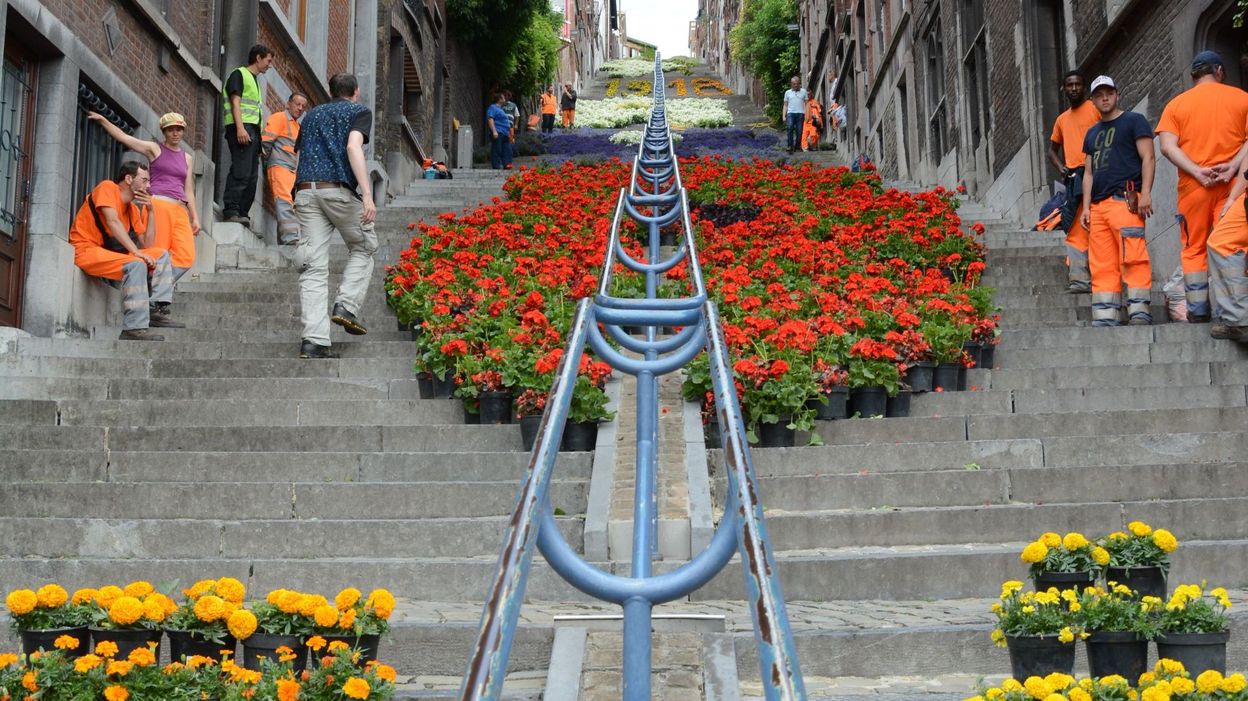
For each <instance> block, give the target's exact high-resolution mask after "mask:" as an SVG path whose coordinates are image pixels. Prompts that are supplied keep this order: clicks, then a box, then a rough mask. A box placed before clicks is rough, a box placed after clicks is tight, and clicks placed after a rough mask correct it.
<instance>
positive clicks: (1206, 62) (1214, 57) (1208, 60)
mask: <svg viewBox="0 0 1248 701" xmlns="http://www.w3.org/2000/svg"><path fill="white" fill-rule="evenodd" d="M1221 65H1223V64H1222V56H1221V55H1220V54H1218V52H1217V51H1201V52H1200V53H1198V54H1196V57H1195V58H1193V59H1192V70H1197V69H1199V68H1203V67H1205V66H1221Z"/></svg>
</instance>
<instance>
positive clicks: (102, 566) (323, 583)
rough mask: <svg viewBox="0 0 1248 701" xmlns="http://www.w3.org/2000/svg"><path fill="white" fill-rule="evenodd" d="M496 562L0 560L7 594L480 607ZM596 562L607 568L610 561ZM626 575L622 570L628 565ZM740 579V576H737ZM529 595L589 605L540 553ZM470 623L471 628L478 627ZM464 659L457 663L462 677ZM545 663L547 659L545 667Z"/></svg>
mask: <svg viewBox="0 0 1248 701" xmlns="http://www.w3.org/2000/svg"><path fill="white" fill-rule="evenodd" d="M497 560H498V555H497V553H496V554H494V555H490V556H488V557H475V558H391V557H385V556H370V557H367V558H347V557H341V558H340V557H324V556H320V557H309V558H306V559H300V558H241V557H231V556H226V557H214V558H207V559H204V558H155V557H152V558H143V559H129V558H122V559H118V558H78V559H48V558H37V557H36V558H5V559H3V560H0V589H3V590H4V591H10V590H12V589H16V588H19V587H39V586H43V585H44V584H46V583H47V582H57V583H58V584H60V585H62V586H64V587H65V588H67V589H69V590H70V591H73V590H74V589H76V588H80V587H87V586H96V587H98V586H100V585H101V584H102V583H106V582H131V581H135V580H140V579H142V580H147V581H153V582H169V581H175V580H176V581H181V582H195V581H198V580H200V579H202V578H203V577H205V576H213V577H225V576H228V577H235V578H237V579H239V580H240V581H242V582H243V583H244V584H246V585H247V589H248V591H251V592H268V591H272V590H274V589H295V590H298V591H315V592H322V591H323V592H329V593H332V592H336V591H338V590H339V589H342V588H344V587H348V586H355V587H360V586H363V587H384V588H386V589H389V590H390V591H391V592H393V593H394V594H395V595H396V596H401V597H404V598H409V599H423V600H431V601H459V602H465V603H472V604H474V605H476V606H480V605H481V602H483V601H485V598H486V588H487V587H488V585H489V583H490V582H491V580H492V578H493V575H494V571H495V567H496V565H497ZM595 564H596V565H597V566H599V567H602V568H604V569H606V570H607V571H611V565H610V564H607V563H595ZM623 572H624V573H627V567H625V568H624V570H623ZM737 578H738V579H740V574H739V573H738V574H737ZM527 592H528V597H527V601H533V602H537V601H562V602H589V601H592V599H591V598H590V597H589V596H588V595H586V594H583V593H581V592H580V591H578V590H577V589H576V588H574V587H573V586H571V585H570V584H568V583H566V582H564V581H563V579H562V578H560V577H559V575H558V574H556V573H555V572H554V571H553V570H551V569H550V568H549V567H548V566H547V565H546V563H545V561H544V560H543V559H541V558H540V556H539V557H534V558H533V569H532V570H531V572H530V574H529V579H528V588H527ZM472 626H473V630H474V631H475V628H476V625H475V623H474V624H472ZM466 659H467V658H466V657H465V658H461V659H460V660H459V662H458V666H459V667H460V672H459V673H462V671H463V665H464V664H465V660H466ZM548 662H549V657H548V658H547V659H545V660H543V661H542V664H543V665H545V664H547V663H548ZM543 668H544V667H543Z"/></svg>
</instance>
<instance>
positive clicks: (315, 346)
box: [299, 341, 338, 358]
mask: <svg viewBox="0 0 1248 701" xmlns="http://www.w3.org/2000/svg"><path fill="white" fill-rule="evenodd" d="M299 357H300V358H337V357H338V353H337V351H335V350H334V349H332V348H330V347H329V346H322V345H321V344H319V343H313V342H311V341H304V342H303V344H302V345H301V346H299Z"/></svg>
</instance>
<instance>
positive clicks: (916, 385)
mask: <svg viewBox="0 0 1248 701" xmlns="http://www.w3.org/2000/svg"><path fill="white" fill-rule="evenodd" d="M935 372H936V363H933V362H931V361H927V360H922V361H919V362H917V363H915V364H914V365H911V366H910V367H909V368H908V369H907V370H906V384H908V385H910V391H911V392H931V391H932V389H933V387H934V386H933V384H932V381H933V380H934V378H933V374H934V373H935Z"/></svg>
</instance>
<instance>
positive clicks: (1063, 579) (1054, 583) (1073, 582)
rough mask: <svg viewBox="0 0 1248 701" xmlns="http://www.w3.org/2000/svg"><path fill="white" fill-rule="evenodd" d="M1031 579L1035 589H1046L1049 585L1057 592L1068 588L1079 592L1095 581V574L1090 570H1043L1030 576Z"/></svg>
mask: <svg viewBox="0 0 1248 701" xmlns="http://www.w3.org/2000/svg"><path fill="white" fill-rule="evenodd" d="M1031 581H1032V583H1034V584H1035V585H1036V591H1048V590H1049V588H1050V587H1056V588H1057V590H1058V591H1059V592H1060V591H1066V590H1067V589H1070V590H1073V591H1074V592H1075V593H1079V592H1081V591H1083V589H1084V587H1090V586H1092V585H1093V584H1095V583H1096V575H1095V574H1094V573H1093V572H1092V571H1091V570H1084V571H1082V572H1045V573H1043V574H1038V575H1036V576H1035V577H1032V578H1031Z"/></svg>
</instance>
